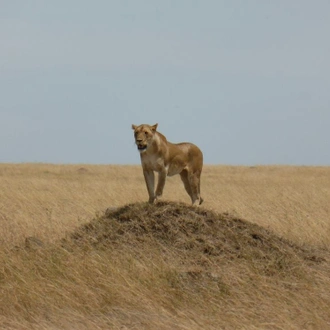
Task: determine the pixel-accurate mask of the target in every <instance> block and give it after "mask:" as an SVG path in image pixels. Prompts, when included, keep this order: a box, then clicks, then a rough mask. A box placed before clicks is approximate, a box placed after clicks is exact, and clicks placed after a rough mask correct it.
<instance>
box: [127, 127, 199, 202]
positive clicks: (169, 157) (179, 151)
mask: <svg viewBox="0 0 330 330" xmlns="http://www.w3.org/2000/svg"><path fill="white" fill-rule="evenodd" d="M157 126H158V124H155V125H153V126H150V125H147V124H142V125H139V126H136V125H132V129H133V130H134V137H135V143H136V145H137V147H138V150H139V151H140V157H141V164H142V168H143V174H144V178H145V181H146V185H147V189H148V193H149V203H154V202H155V200H157V199H158V198H159V197H161V195H162V194H163V189H164V186H165V181H166V176H172V175H175V174H180V176H181V180H182V181H183V184H184V187H185V189H186V191H187V193H188V195H189V196H190V198H191V202H192V204H193V205H195V204H202V202H203V199H202V198H201V196H200V176H201V173H202V168H203V154H202V152H201V150H200V149H199V148H198V147H197V146H195V145H194V144H192V143H188V142H184V143H178V144H174V143H171V142H168V141H167V139H166V137H165V136H164V135H163V134H161V133H159V132H157ZM154 172H158V183H157V188H156V191H155V190H154V189H155V174H154Z"/></svg>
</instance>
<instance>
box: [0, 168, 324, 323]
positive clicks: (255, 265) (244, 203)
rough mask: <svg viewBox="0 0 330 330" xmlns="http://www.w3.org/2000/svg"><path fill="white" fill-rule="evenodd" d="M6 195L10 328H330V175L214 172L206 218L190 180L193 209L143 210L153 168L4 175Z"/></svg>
mask: <svg viewBox="0 0 330 330" xmlns="http://www.w3.org/2000/svg"><path fill="white" fill-rule="evenodd" d="M0 187H1V188H0V222H1V226H0V234H1V235H0V246H1V252H0V258H1V259H0V265H1V268H0V328H3V329H222V328H223V329H327V328H330V308H329V306H330V275H329V274H330V267H329V266H330V258H329V243H330V217H329V215H330V203H329V201H330V168H329V167H288V166H254V167H243V166H210V165H207V166H205V167H204V170H203V174H202V186H201V189H202V196H203V198H204V201H205V202H204V204H203V205H202V208H199V209H194V208H191V207H190V206H189V203H190V199H189V197H188V195H187V194H186V192H185V191H184V188H183V185H182V183H181V181H180V178H179V177H178V176H176V177H172V178H168V180H167V182H166V185H165V191H164V197H163V199H164V200H166V201H172V202H181V203H184V204H186V205H187V206H184V204H177V203H159V205H158V206H157V205H155V206H152V207H151V206H148V205H146V204H145V203H143V202H145V201H146V200H147V199H148V197H147V190H146V188H145V183H144V179H143V175H142V171H141V168H140V166H114V165H108V166H106V165H51V164H0ZM127 204H130V206H127ZM125 207H126V208H125ZM107 209H108V210H107ZM109 209H110V211H109ZM106 210H107V211H106ZM111 210H112V211H111ZM116 212H117V213H116ZM213 212H214V213H213ZM218 214H220V215H221V214H222V218H221V219H218V218H217V215H218ZM93 219H94V220H93ZM212 219H213V220H212ZM240 219H245V220H246V221H247V222H245V221H243V222H240V221H241V220H240ZM222 221H225V222H222ZM165 224H166V226H165ZM226 224H228V225H226ZM86 225H87V227H86ZM114 233H116V235H114ZM77 237H79V239H77ZM244 251H245V252H244Z"/></svg>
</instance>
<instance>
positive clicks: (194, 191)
mask: <svg viewBox="0 0 330 330" xmlns="http://www.w3.org/2000/svg"><path fill="white" fill-rule="evenodd" d="M200 177H201V173H200V171H197V172H194V173H188V180H189V184H190V189H191V195H192V196H191V201H192V204H193V205H196V204H197V205H201V204H202V203H203V198H201V196H200Z"/></svg>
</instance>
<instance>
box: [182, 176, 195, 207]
mask: <svg viewBox="0 0 330 330" xmlns="http://www.w3.org/2000/svg"><path fill="white" fill-rule="evenodd" d="M180 177H181V180H182V182H183V185H184V188H185V189H186V192H187V193H188V195H189V196H190V198H191V202H193V194H192V190H191V186H190V182H189V178H188V171H187V170H183V171H182V172H181V173H180Z"/></svg>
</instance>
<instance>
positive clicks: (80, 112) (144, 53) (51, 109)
mask: <svg viewBox="0 0 330 330" xmlns="http://www.w3.org/2000/svg"><path fill="white" fill-rule="evenodd" d="M329 59H330V2H329V1H328V0H316V1H310V0H299V1H298V0H277V1H271V0H258V1H257V0H241V1H220V0H214V1H211V0H205V1H201V0H200V1H193V0H191V1H187V0H181V1H180V0H176V1H174V0H173V1H164V0H163V1H156V0H153V1H152V0H148V1H146V0H140V1H133V0H126V1H124V0H122V1H119V0H118V1H111V0H107V1H106V0H104V1H78V0H77V1H70V0H66V1H63V0H57V1H44V0H39V1H35V0H29V1H23V0H7V1H1V2H0V162H49V163H95V164H100V163H102V164H138V163H139V162H140V159H139V154H138V151H137V150H136V148H135V146H134V139H133V131H132V130H131V124H141V123H149V124H154V123H159V126H158V129H159V131H160V132H162V133H163V134H164V135H166V136H167V138H168V140H169V141H171V142H182V141H191V142H194V143H196V144H198V145H199V146H200V148H201V149H202V151H203V152H204V159H205V163H207V164H234V165H236V164H241V165H256V164H291V165H330V148H329V141H330V128H329V124H330V60H329ZM173 118H175V119H173Z"/></svg>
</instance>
